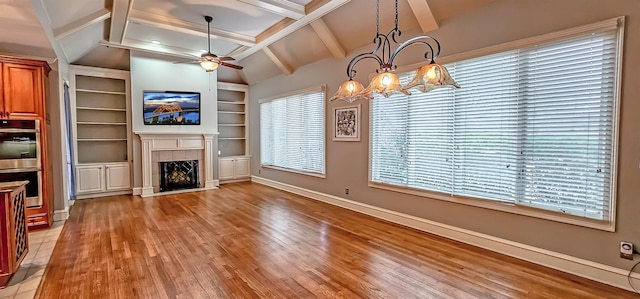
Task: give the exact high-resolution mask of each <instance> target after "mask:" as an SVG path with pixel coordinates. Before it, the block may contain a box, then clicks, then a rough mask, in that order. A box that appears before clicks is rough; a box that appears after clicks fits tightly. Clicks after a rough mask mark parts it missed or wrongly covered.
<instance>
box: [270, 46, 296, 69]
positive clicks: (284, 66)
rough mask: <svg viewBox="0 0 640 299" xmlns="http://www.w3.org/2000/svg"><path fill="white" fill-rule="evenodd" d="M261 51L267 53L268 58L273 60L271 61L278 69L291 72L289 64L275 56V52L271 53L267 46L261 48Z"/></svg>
mask: <svg viewBox="0 0 640 299" xmlns="http://www.w3.org/2000/svg"><path fill="white" fill-rule="evenodd" d="M262 51H263V52H264V54H267V56H268V57H269V59H271V61H273V63H274V64H275V65H276V66H277V67H278V68H279V69H280V71H282V72H283V73H285V74H287V75H291V74H293V69H292V68H291V67H290V66H289V65H287V63H285V62H284V61H282V59H280V58H279V57H278V56H276V54H275V53H273V52H272V51H271V49H269V47H264V48H262Z"/></svg>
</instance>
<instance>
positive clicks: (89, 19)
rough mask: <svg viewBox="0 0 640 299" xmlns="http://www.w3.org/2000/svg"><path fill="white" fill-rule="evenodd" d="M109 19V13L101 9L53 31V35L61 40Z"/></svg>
mask: <svg viewBox="0 0 640 299" xmlns="http://www.w3.org/2000/svg"><path fill="white" fill-rule="evenodd" d="M110 17H111V12H110V11H108V10H107V9H105V8H103V9H101V10H99V11H96V12H94V13H92V14H90V15H88V16H86V17H84V18H81V19H80V20H77V21H75V22H71V23H69V24H67V25H64V26H62V27H60V28H58V29H56V30H54V31H53V35H54V36H55V38H56V39H57V40H61V39H63V38H65V37H67V36H69V35H72V34H74V33H76V32H78V31H80V30H82V29H85V28H87V27H90V26H91V25H94V24H98V23H102V22H104V20H106V19H108V18H110Z"/></svg>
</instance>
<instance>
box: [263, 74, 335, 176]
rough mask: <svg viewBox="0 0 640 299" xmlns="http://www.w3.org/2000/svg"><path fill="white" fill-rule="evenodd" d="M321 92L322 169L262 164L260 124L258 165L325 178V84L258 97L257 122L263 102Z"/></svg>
mask: <svg viewBox="0 0 640 299" xmlns="http://www.w3.org/2000/svg"><path fill="white" fill-rule="evenodd" d="M314 91H317V92H321V93H322V108H323V109H324V111H323V114H324V115H323V117H322V140H323V142H322V170H323V172H322V173H320V172H311V171H302V170H298V169H293V168H287V167H281V166H277V165H270V164H263V161H262V144H263V140H262V133H261V130H262V127H261V126H260V127H259V128H258V136H259V138H260V149H259V150H260V167H261V168H268V169H274V170H279V171H286V172H290V173H296V174H302V175H307V176H312V177H317V178H323V179H324V178H326V177H327V176H326V174H327V117H326V114H327V88H326V85H320V86H314V87H309V88H305V89H299V90H295V91H291V92H287V93H283V94H280V95H276V96H272V97H268V98H264V99H260V100H258V123H259V124H261V122H262V115H261V112H260V105H261V104H263V103H268V102H273V101H277V100H280V99H282V98H286V97H291V96H297V95H300V94H304V93H311V92H314Z"/></svg>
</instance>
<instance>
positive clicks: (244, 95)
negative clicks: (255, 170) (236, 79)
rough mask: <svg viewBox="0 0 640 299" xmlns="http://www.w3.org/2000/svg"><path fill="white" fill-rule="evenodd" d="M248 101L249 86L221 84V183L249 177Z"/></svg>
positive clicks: (219, 116)
mask: <svg viewBox="0 0 640 299" xmlns="http://www.w3.org/2000/svg"><path fill="white" fill-rule="evenodd" d="M248 100H249V87H248V86H247V85H244V84H234V83H224V82H218V132H219V133H220V134H219V135H218V157H219V159H218V163H219V164H218V166H219V169H218V170H219V179H220V181H221V182H232V181H241V180H246V179H248V178H249V177H250V171H249V170H250V169H249V167H250V159H251V157H250V156H249V139H248V115H247V112H248V107H247V106H248V104H247V103H248Z"/></svg>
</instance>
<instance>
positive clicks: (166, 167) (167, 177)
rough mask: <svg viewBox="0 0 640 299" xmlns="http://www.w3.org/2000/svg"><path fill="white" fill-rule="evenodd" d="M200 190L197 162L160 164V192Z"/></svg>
mask: <svg viewBox="0 0 640 299" xmlns="http://www.w3.org/2000/svg"><path fill="white" fill-rule="evenodd" d="M192 188H200V183H199V182H198V160H189V161H169V162H160V192H165V191H172V190H180V189H192Z"/></svg>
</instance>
